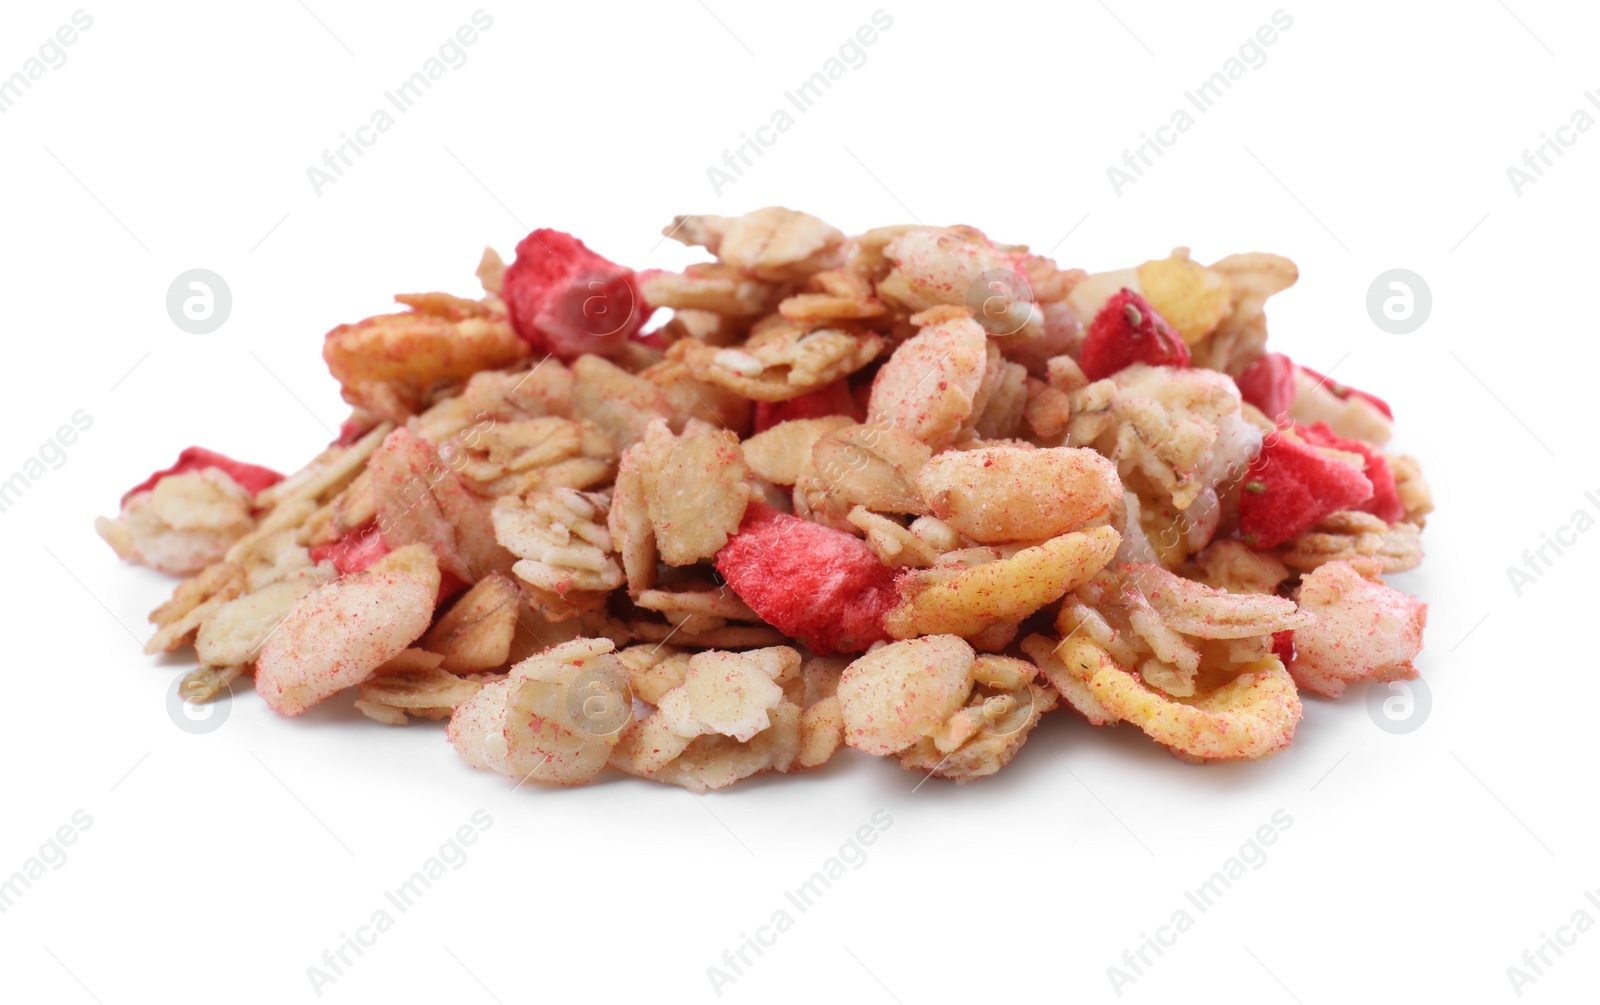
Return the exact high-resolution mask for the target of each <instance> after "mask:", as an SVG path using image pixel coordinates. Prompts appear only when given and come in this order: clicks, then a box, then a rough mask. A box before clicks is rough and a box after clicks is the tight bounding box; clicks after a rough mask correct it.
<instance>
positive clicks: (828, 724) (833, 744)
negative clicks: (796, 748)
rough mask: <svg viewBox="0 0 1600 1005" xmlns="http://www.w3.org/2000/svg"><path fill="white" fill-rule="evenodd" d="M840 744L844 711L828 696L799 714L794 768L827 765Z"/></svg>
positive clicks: (835, 699)
mask: <svg viewBox="0 0 1600 1005" xmlns="http://www.w3.org/2000/svg"><path fill="white" fill-rule="evenodd" d="M843 743H844V711H843V709H841V708H840V706H839V699H838V697H836V696H829V697H827V698H823V699H822V700H820V701H818V702H817V703H816V704H814V705H811V706H809V707H808V708H806V710H805V711H804V712H802V713H800V752H799V753H798V754H796V755H795V766H796V767H798V768H818V767H821V766H822V765H824V764H826V763H828V760H829V758H831V757H833V754H834V751H836V750H838V749H839V747H840V746H841V745H842V744H843Z"/></svg>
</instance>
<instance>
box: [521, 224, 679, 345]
mask: <svg viewBox="0 0 1600 1005" xmlns="http://www.w3.org/2000/svg"><path fill="white" fill-rule="evenodd" d="M500 296H501V299H503V300H505V302H506V307H507V308H508V309H509V311H510V314H511V327H512V328H514V329H516V332H517V334H518V335H520V336H521V337H522V338H523V340H524V341H526V342H527V343H528V344H529V345H531V346H532V347H533V348H534V350H535V351H541V352H550V353H554V354H555V355H556V356H557V357H558V358H560V359H562V360H572V359H576V358H577V357H578V356H581V355H583V354H584V353H586V352H588V353H595V354H597V355H601V356H608V355H611V354H614V353H616V352H617V351H619V350H620V349H621V348H622V346H623V344H624V343H626V342H627V341H628V339H630V338H632V337H633V336H634V335H636V334H637V333H638V331H639V329H640V328H642V327H644V323H645V322H646V321H647V320H649V318H650V314H651V313H652V311H651V309H650V308H649V307H647V306H645V302H644V297H642V296H641V295H640V293H639V282H638V279H637V278H636V277H635V276H634V272H633V270H632V269H629V268H625V267H623V266H621V265H617V264H616V263H615V262H612V261H610V260H609V259H606V258H602V257H601V256H600V255H597V254H595V253H594V252H593V251H590V250H589V249H588V247H586V246H585V245H584V243H583V242H582V241H580V240H578V239H577V238H576V237H573V236H572V235H571V234H565V233H562V232H561V231H559V230H549V229H545V230H536V231H534V232H533V233H531V234H529V235H528V236H527V237H525V238H523V239H522V243H521V244H518V245H517V257H516V260H515V261H513V262H512V263H511V264H510V265H509V266H507V267H506V273H505V281H504V284H503V285H502V287H501V292H500Z"/></svg>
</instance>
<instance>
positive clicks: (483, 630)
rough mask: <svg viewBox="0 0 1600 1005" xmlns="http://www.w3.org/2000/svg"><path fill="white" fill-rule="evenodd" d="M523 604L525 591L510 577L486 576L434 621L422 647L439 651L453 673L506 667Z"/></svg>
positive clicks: (443, 661)
mask: <svg viewBox="0 0 1600 1005" xmlns="http://www.w3.org/2000/svg"><path fill="white" fill-rule="evenodd" d="M521 606H522V594H521V592H520V591H519V590H518V589H517V584H516V583H515V582H514V581H513V580H512V579H511V578H510V577H509V576H505V575H502V574H500V573H498V572H497V573H493V574H491V575H488V576H485V577H484V578H482V579H480V580H478V582H477V583H475V584H474V585H473V587H472V589H470V590H468V591H467V592H466V593H464V594H462V596H461V597H460V599H458V600H457V601H456V602H455V603H454V604H453V605H452V606H451V607H450V609H449V610H448V611H446V612H445V613H444V614H443V615H442V616H441V617H440V618H439V620H438V621H437V622H435V624H434V626H433V627H432V628H431V629H429V631H428V634H427V636H426V637H424V639H423V640H422V648H424V649H426V650H428V651H429V652H434V653H438V654H439V656H440V657H441V664H440V665H441V666H443V667H444V669H445V670H448V671H449V672H450V673H456V674H461V673H476V672H478V671H481V670H492V669H494V668H495V667H500V666H505V664H506V661H507V660H509V659H510V658H511V642H512V640H513V639H514V638H515V637H516V630H517V616H518V610H519V608H520V607H521Z"/></svg>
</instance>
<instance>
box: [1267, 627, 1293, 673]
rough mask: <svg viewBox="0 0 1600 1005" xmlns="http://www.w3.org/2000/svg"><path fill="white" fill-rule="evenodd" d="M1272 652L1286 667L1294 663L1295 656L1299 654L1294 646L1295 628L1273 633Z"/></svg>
mask: <svg viewBox="0 0 1600 1005" xmlns="http://www.w3.org/2000/svg"><path fill="white" fill-rule="evenodd" d="M1272 653H1273V655H1274V656H1276V657H1278V659H1280V660H1282V661H1283V665H1284V666H1285V667H1290V666H1293V665H1294V658H1295V657H1296V656H1297V655H1299V652H1298V650H1296V649H1295V647H1294V629H1293V628H1291V629H1289V630H1288V631H1285V632H1273V633H1272Z"/></svg>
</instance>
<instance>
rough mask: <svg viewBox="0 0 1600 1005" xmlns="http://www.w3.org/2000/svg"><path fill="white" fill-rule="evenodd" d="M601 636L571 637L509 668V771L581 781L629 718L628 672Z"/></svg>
mask: <svg viewBox="0 0 1600 1005" xmlns="http://www.w3.org/2000/svg"><path fill="white" fill-rule="evenodd" d="M614 648H615V647H614V646H613V645H612V643H611V642H610V641H609V640H607V639H574V640H573V641H571V642H565V643H562V644H561V645H559V646H554V647H552V648H550V649H548V650H546V651H545V652H543V653H540V654H538V655H536V656H530V657H529V658H527V659H525V660H523V661H522V662H521V663H518V664H517V665H516V666H514V667H512V668H511V676H510V678H509V680H510V688H509V690H508V691H507V695H506V714H505V736H506V763H507V765H508V766H509V767H510V769H511V774H512V775H513V776H514V777H517V776H520V777H523V778H527V779H529V780H532V781H536V782H549V783H551V784H555V785H582V784H584V783H585V782H588V781H589V780H590V779H592V778H594V776H595V775H597V774H599V773H600V770H601V769H602V768H604V767H605V764H606V760H607V758H609V757H610V756H611V748H613V747H614V746H616V744H617V740H618V738H619V736H620V734H621V732H622V730H623V729H624V728H626V727H627V725H628V723H629V722H630V721H632V719H633V709H632V698H631V695H630V694H629V693H628V671H627V668H626V667H625V666H623V664H622V663H621V662H620V661H619V660H618V659H617V657H616V655H615V653H614V652H613V649H614Z"/></svg>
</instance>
